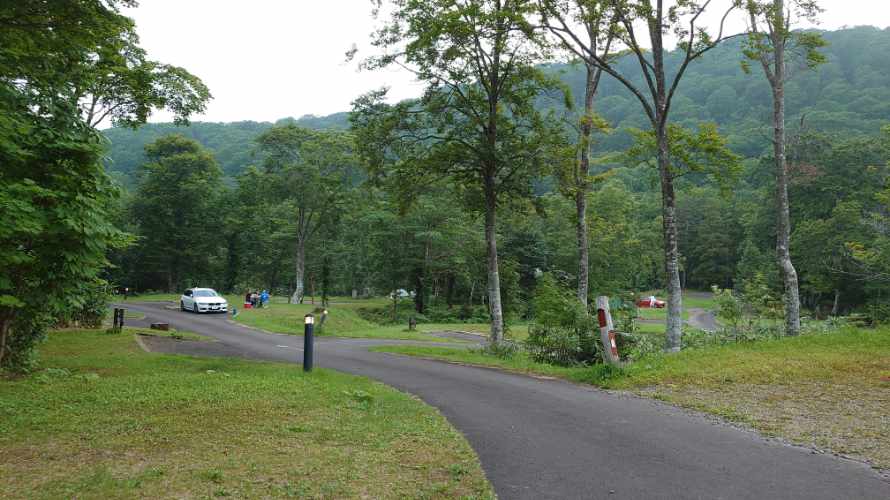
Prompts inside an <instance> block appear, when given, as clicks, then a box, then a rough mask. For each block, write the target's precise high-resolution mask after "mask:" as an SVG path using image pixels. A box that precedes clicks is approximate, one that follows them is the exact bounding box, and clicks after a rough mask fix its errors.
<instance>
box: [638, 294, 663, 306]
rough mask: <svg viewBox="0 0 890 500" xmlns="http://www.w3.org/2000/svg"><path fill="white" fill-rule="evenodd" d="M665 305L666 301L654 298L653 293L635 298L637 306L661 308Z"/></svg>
mask: <svg viewBox="0 0 890 500" xmlns="http://www.w3.org/2000/svg"><path fill="white" fill-rule="evenodd" d="M666 305H667V302H665V301H663V300H658V299H656V298H655V296H654V295H650V296H648V297H644V298H642V299H639V300H637V307H649V308H652V307H654V308H656V309H662V308H663V307H664V306H666Z"/></svg>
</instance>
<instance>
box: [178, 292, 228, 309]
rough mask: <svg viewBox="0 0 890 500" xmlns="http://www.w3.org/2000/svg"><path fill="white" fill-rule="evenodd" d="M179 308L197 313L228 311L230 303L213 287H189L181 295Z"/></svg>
mask: <svg viewBox="0 0 890 500" xmlns="http://www.w3.org/2000/svg"><path fill="white" fill-rule="evenodd" d="M179 308H180V309H182V310H183V311H192V312H196V313H201V312H227V311H228V310H229V303H228V302H226V299H224V298H223V297H222V296H221V295H220V294H218V293H216V290H214V289H212V288H189V289H188V290H186V291H185V293H183V294H182V296H181V297H179Z"/></svg>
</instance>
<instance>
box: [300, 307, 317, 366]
mask: <svg viewBox="0 0 890 500" xmlns="http://www.w3.org/2000/svg"><path fill="white" fill-rule="evenodd" d="M304 320H305V328H304V330H303V371H304V372H311V371H312V354H313V353H312V349H313V347H314V346H313V344H314V343H315V342H314V339H313V338H312V327H313V326H314V324H315V316H313V315H311V314H307V315H306V317H305V318H304Z"/></svg>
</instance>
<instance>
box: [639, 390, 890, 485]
mask: <svg viewBox="0 0 890 500" xmlns="http://www.w3.org/2000/svg"><path fill="white" fill-rule="evenodd" d="M639 392H640V394H641V395H644V396H648V397H654V398H657V399H661V400H664V401H668V402H670V403H673V404H678V405H680V406H685V407H690V408H695V409H699V410H704V411H707V412H709V413H714V414H717V415H720V416H722V417H725V418H727V419H729V420H732V421H735V422H741V423H744V424H747V425H749V426H751V427H753V428H754V429H756V430H757V431H759V432H761V433H763V434H765V435H768V436H774V437H781V438H783V439H786V440H788V441H790V442H792V443H795V444H798V445H802V446H807V447H811V448H814V449H816V450H821V451H825V452H829V453H834V454H837V455H841V456H844V457H848V458H853V459H857V460H861V461H865V462H867V463H869V464H870V465H872V466H873V467H875V468H877V469H879V470H883V471H884V472H885V473H886V472H887V471H888V470H890V391H888V390H887V388H886V387H880V386H868V385H861V384H859V385H854V384H843V383H836V382H832V383H827V382H819V381H813V382H795V383H794V384H728V385H726V386H725V387H701V386H691V385H673V384H664V385H659V386H656V387H650V388H647V389H644V390H642V391H639Z"/></svg>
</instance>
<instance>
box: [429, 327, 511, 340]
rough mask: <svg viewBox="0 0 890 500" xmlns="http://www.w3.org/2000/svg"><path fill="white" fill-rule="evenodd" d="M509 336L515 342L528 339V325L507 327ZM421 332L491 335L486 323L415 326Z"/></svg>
mask: <svg viewBox="0 0 890 500" xmlns="http://www.w3.org/2000/svg"><path fill="white" fill-rule="evenodd" d="M509 328H510V331H509V336H510V337H511V338H513V339H515V340H525V339H527V338H528V324H527V323H522V324H518V325H509ZM417 329H418V330H420V331H421V332H444V331H451V332H468V333H478V334H480V335H484V336H486V337H487V336H488V335H489V334H490V333H491V325H490V324H488V323H422V324H418V325H417Z"/></svg>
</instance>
